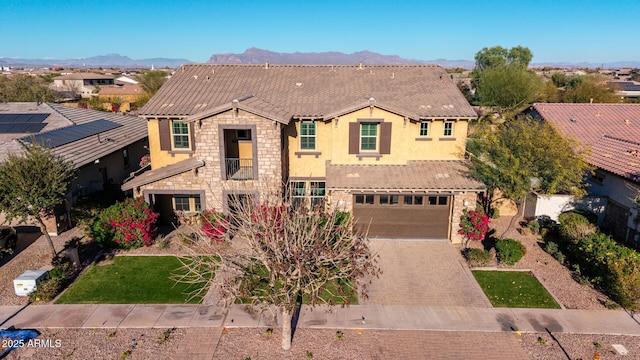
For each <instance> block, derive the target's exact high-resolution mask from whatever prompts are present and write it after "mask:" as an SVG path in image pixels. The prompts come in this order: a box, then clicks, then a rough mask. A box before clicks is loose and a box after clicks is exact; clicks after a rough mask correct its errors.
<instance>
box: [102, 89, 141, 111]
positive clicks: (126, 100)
mask: <svg viewBox="0 0 640 360" xmlns="http://www.w3.org/2000/svg"><path fill="white" fill-rule="evenodd" d="M143 94H144V90H142V87H141V86H140V85H138V84H126V85H111V86H105V87H102V88H100V92H99V93H98V98H99V99H100V100H103V101H105V104H104V106H105V109H106V110H110V111H115V112H118V111H119V112H128V111H131V108H132V105H133V104H135V103H136V101H139V100H140V96H141V95H143ZM134 106H135V105H134Z"/></svg>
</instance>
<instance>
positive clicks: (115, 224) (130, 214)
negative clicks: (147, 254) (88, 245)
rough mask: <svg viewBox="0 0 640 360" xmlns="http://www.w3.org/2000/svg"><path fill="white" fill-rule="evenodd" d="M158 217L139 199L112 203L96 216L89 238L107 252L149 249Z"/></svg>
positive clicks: (154, 235) (154, 234)
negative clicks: (109, 250) (110, 250)
mask: <svg viewBox="0 0 640 360" xmlns="http://www.w3.org/2000/svg"><path fill="white" fill-rule="evenodd" d="M157 219H158V214H157V213H155V212H153V211H152V210H151V208H150V207H149V204H147V203H146V202H144V200H143V199H142V198H141V197H138V198H135V199H127V200H125V201H123V202H119V203H116V204H114V205H112V206H110V207H108V208H107V209H105V210H103V211H101V212H100V214H99V215H98V217H97V219H96V221H95V222H94V223H93V225H92V226H91V237H93V239H94V240H95V241H97V242H99V243H102V244H103V245H105V246H106V247H107V248H122V249H136V248H139V247H140V246H143V245H144V246H151V244H153V240H154V239H155V237H156V231H157V228H156V220H157Z"/></svg>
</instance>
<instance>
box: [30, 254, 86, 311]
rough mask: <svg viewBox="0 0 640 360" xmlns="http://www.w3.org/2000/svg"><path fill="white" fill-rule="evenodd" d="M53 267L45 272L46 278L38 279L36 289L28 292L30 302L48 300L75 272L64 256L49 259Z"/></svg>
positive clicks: (61, 288)
mask: <svg viewBox="0 0 640 360" xmlns="http://www.w3.org/2000/svg"><path fill="white" fill-rule="evenodd" d="M51 264H52V265H53V269H51V270H49V272H48V273H47V278H46V279H44V280H42V281H40V283H38V286H37V287H36V290H35V291H34V292H32V293H31V294H29V300H30V301H31V302H49V301H51V300H53V299H54V298H55V297H56V296H58V294H60V293H61V292H62V290H64V288H66V287H67V285H69V283H70V282H71V280H72V279H73V277H74V276H75V274H76V269H75V268H74V267H73V265H72V264H71V263H70V262H69V260H68V259H66V258H61V257H56V258H54V259H53V260H52V261H51Z"/></svg>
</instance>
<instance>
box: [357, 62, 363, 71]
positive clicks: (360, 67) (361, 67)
mask: <svg viewBox="0 0 640 360" xmlns="http://www.w3.org/2000/svg"><path fill="white" fill-rule="evenodd" d="M358 69H359V70H362V69H364V67H363V66H362V61H360V65H358Z"/></svg>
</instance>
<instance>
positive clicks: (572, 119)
mask: <svg viewBox="0 0 640 360" xmlns="http://www.w3.org/2000/svg"><path fill="white" fill-rule="evenodd" d="M569 121H571V122H572V123H574V122H576V121H577V120H576V118H571V119H569Z"/></svg>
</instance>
